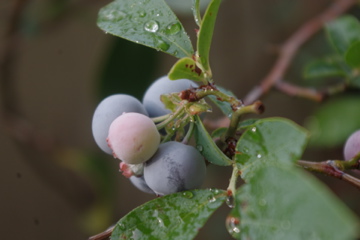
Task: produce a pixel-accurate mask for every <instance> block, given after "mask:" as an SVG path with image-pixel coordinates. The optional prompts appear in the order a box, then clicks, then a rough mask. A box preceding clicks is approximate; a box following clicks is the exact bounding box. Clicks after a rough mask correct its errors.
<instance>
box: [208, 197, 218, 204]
mask: <svg viewBox="0 0 360 240" xmlns="http://www.w3.org/2000/svg"><path fill="white" fill-rule="evenodd" d="M208 200H209V203H213V202H215V201H216V198H215V197H214V196H209V197H208Z"/></svg>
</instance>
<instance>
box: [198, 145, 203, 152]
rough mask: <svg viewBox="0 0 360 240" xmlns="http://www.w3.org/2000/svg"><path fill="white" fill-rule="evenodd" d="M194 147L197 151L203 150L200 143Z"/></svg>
mask: <svg viewBox="0 0 360 240" xmlns="http://www.w3.org/2000/svg"><path fill="white" fill-rule="evenodd" d="M196 149H197V150H199V152H202V151H203V150H204V148H203V146H202V145H197V146H196Z"/></svg>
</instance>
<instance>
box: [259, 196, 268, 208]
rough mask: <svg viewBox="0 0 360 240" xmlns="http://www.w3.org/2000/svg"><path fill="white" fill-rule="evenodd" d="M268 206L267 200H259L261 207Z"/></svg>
mask: <svg viewBox="0 0 360 240" xmlns="http://www.w3.org/2000/svg"><path fill="white" fill-rule="evenodd" d="M266 204H267V202H266V200H265V199H263V198H262V199H260V200H259V205H260V206H263V207H264V206H266Z"/></svg>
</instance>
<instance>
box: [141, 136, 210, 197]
mask: <svg viewBox="0 0 360 240" xmlns="http://www.w3.org/2000/svg"><path fill="white" fill-rule="evenodd" d="M205 174H206V165H205V161H204V158H203V157H202V155H201V154H200V153H199V151H198V150H197V149H196V148H194V147H192V146H188V145H185V144H182V143H179V142H174V141H170V142H166V143H163V144H160V146H159V149H158V151H157V152H156V153H155V155H154V156H153V157H152V158H151V159H150V160H149V161H147V162H146V163H145V167H144V178H145V182H146V183H147V185H148V186H149V187H150V188H151V189H152V190H153V191H154V192H155V193H156V194H158V195H167V194H171V193H175V192H180V191H184V190H190V189H195V188H199V187H200V186H201V184H202V183H203V181H204V179H205Z"/></svg>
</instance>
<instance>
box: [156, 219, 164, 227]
mask: <svg viewBox="0 0 360 240" xmlns="http://www.w3.org/2000/svg"><path fill="white" fill-rule="evenodd" d="M157 222H158V223H159V225H160V227H165V225H164V221H163V220H162V219H161V218H159V217H157Z"/></svg>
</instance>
